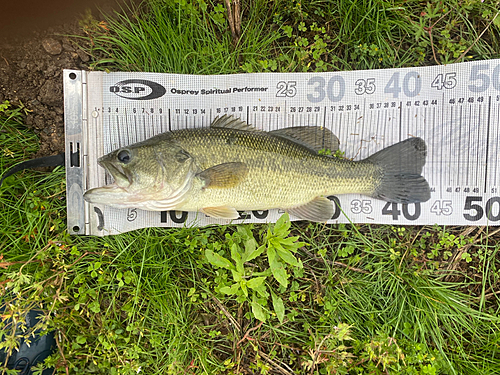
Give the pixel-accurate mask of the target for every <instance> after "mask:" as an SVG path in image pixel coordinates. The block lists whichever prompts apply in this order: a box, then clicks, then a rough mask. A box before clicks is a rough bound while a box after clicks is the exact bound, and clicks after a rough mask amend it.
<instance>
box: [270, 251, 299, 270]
mask: <svg viewBox="0 0 500 375" xmlns="http://www.w3.org/2000/svg"><path fill="white" fill-rule="evenodd" d="M276 252H277V253H278V255H279V256H280V258H281V259H283V261H284V262H286V263H288V264H290V265H292V266H298V265H299V262H298V261H297V258H295V256H294V255H293V254H292V253H291V252H290V251H289V250H287V249H283V248H281V249H280V248H276Z"/></svg>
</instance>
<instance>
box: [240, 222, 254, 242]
mask: <svg viewBox="0 0 500 375" xmlns="http://www.w3.org/2000/svg"><path fill="white" fill-rule="evenodd" d="M237 230H238V233H239V234H240V235H241V237H243V238H245V239H248V238H253V234H252V230H251V229H250V226H248V225H238V228H237Z"/></svg>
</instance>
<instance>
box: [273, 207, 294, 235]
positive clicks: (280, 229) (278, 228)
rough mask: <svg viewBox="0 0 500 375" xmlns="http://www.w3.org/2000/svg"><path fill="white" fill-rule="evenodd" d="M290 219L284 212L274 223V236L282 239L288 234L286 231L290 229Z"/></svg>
mask: <svg viewBox="0 0 500 375" xmlns="http://www.w3.org/2000/svg"><path fill="white" fill-rule="evenodd" d="M290 225H291V223H290V217H289V216H288V213H287V212H285V213H284V214H283V215H281V217H280V218H279V219H278V221H276V224H275V225H274V234H275V235H276V236H280V237H284V236H285V235H287V234H288V230H289V229H290Z"/></svg>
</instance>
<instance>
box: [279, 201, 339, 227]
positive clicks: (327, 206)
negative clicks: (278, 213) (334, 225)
mask: <svg viewBox="0 0 500 375" xmlns="http://www.w3.org/2000/svg"><path fill="white" fill-rule="evenodd" d="M286 211H287V212H288V213H290V214H291V215H293V216H295V217H297V218H299V219H302V220H309V221H316V222H318V223H324V222H325V221H327V220H330V219H331V218H332V216H333V202H332V201H331V200H329V199H328V198H325V197H316V198H314V199H313V200H312V201H310V202H309V203H306V204H303V205H302V206H298V207H293V208H287V210H286Z"/></svg>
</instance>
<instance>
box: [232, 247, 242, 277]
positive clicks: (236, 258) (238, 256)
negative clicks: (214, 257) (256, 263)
mask: <svg viewBox="0 0 500 375" xmlns="http://www.w3.org/2000/svg"><path fill="white" fill-rule="evenodd" d="M231 258H233V260H234V262H235V263H236V270H237V271H238V272H239V273H241V274H242V275H243V274H244V273H245V270H244V268H243V260H242V259H241V254H240V252H239V246H238V245H237V244H235V243H234V244H233V246H231Z"/></svg>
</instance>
